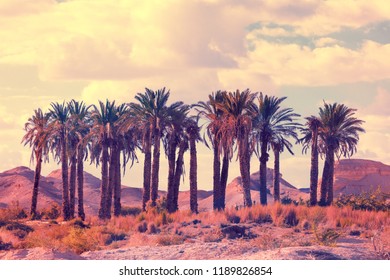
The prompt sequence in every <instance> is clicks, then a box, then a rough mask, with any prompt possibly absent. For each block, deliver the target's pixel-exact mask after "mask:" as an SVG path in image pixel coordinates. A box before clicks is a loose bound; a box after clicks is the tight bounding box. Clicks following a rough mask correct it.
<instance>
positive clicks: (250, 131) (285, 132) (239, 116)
mask: <svg viewBox="0 0 390 280" xmlns="http://www.w3.org/2000/svg"><path fill="white" fill-rule="evenodd" d="M169 96H170V92H169V90H166V89H165V88H162V89H159V90H157V91H153V90H150V89H148V88H146V89H145V92H144V93H138V94H137V95H136V96H135V101H134V102H131V103H128V104H120V105H116V104H115V101H113V102H110V101H108V100H107V101H106V102H105V103H103V102H101V101H99V106H95V105H92V106H87V105H86V104H85V103H84V102H78V101H75V100H72V101H70V102H68V103H65V102H64V103H62V104H60V103H51V107H50V109H49V111H48V112H47V113H44V112H42V110H41V109H37V110H35V112H34V115H33V116H32V117H31V118H30V119H29V120H28V122H27V123H26V125H25V131H26V134H25V135H24V137H23V139H22V142H23V143H24V144H25V145H29V146H30V147H31V148H32V156H31V159H32V160H35V162H36V168H35V177H34V186H33V195H32V204H31V218H33V219H34V218H35V217H37V197H38V188H39V178H40V173H41V164H42V161H47V160H48V159H49V155H52V156H53V158H54V159H55V160H56V161H58V162H61V170H62V185H63V188H62V198H63V199H62V201H63V202H62V215H63V218H64V220H70V219H72V218H74V217H75V212H76V211H75V206H76V192H77V198H78V201H77V202H78V203H77V205H78V208H77V215H78V217H79V218H81V219H85V212H84V206H83V164H84V161H85V160H87V159H88V158H89V159H90V160H91V162H92V163H95V164H96V165H97V166H99V167H100V168H101V200H100V208H99V218H101V219H109V218H111V215H112V212H113V214H114V215H115V216H118V215H120V213H121V176H122V174H121V169H123V170H125V168H126V164H127V163H128V162H129V161H131V162H133V161H134V160H135V159H137V154H136V153H137V151H140V152H142V154H143V155H144V168H143V196H142V210H143V211H145V210H147V208H148V207H154V206H156V203H157V198H158V189H159V173H160V172H159V167H160V150H161V144H162V146H163V149H164V151H165V154H166V157H167V159H168V167H169V168H168V192H167V197H166V201H167V206H166V207H167V211H169V212H175V211H176V210H178V195H179V188H180V182H181V177H182V176H183V173H184V172H183V171H184V154H185V153H186V152H187V151H188V150H189V151H190V174H189V177H190V207H191V211H192V212H194V213H197V212H198V203H197V151H196V143H197V142H198V141H202V142H204V143H205V144H206V146H207V147H209V148H210V149H212V151H213V194H214V195H213V208H214V209H216V210H221V209H224V208H225V193H226V185H227V180H228V173H229V163H230V161H231V160H232V159H233V156H234V154H235V152H237V153H236V154H237V158H238V160H239V165H240V173H241V178H242V188H243V194H244V205H245V206H248V207H250V206H251V205H252V198H251V193H250V159H251V156H252V155H253V154H254V155H256V156H257V157H258V159H259V162H260V178H259V180H260V201H261V204H262V205H266V204H267V192H268V190H267V162H268V158H269V152H270V151H271V150H272V151H273V153H274V182H273V186H274V192H273V193H274V200H275V201H279V200H280V190H279V189H280V186H279V177H280V171H279V169H280V160H279V157H280V153H282V152H283V151H284V150H285V149H286V150H287V151H289V152H290V153H292V146H293V145H292V143H291V142H290V141H291V140H294V141H297V142H299V143H302V144H303V147H304V151H307V150H308V149H309V148H310V149H311V151H312V162H311V165H312V166H311V177H310V178H311V180H310V184H311V200H310V202H311V205H315V204H316V203H317V184H318V156H319V154H323V155H325V165H324V173H323V180H322V183H321V200H320V202H321V204H322V205H328V204H330V203H331V202H332V199H333V187H332V186H333V169H334V161H335V156H339V155H343V156H349V155H351V154H352V153H353V152H354V151H355V150H356V145H357V142H358V139H359V137H358V133H359V132H363V131H364V130H363V129H362V128H361V124H362V121H361V120H358V119H356V118H355V117H354V112H355V110H353V109H349V108H348V107H346V106H345V105H342V104H337V103H335V104H326V103H324V107H323V108H320V112H319V116H317V117H316V116H311V117H309V118H307V124H306V127H303V126H302V125H301V124H300V123H298V122H297V120H298V117H300V115H298V114H296V113H294V112H293V109H291V108H282V107H281V103H282V102H283V101H284V100H285V99H286V98H285V97H282V98H279V97H275V96H268V95H263V94H262V93H252V92H250V90H249V89H247V90H245V91H239V90H237V91H234V92H226V91H217V92H214V93H212V94H210V95H209V98H208V100H207V101H200V102H198V103H196V104H193V105H186V104H184V103H183V102H174V103H172V104H168V100H169ZM191 112H193V113H192V114H191ZM201 122H202V123H203V124H202V125H201V124H200V123H201ZM202 127H203V128H204V129H203V131H204V133H203V137H201V135H200V132H201V130H202ZM300 131H301V132H303V135H304V136H303V137H302V138H299V136H298V132H300ZM221 161H222V162H221ZM76 186H77V188H76Z"/></svg>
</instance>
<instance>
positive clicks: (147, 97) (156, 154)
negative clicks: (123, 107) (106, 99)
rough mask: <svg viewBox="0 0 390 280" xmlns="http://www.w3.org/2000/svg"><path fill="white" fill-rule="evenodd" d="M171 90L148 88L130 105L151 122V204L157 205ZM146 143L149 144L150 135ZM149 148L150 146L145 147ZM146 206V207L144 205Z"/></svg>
mask: <svg viewBox="0 0 390 280" xmlns="http://www.w3.org/2000/svg"><path fill="white" fill-rule="evenodd" d="M169 95H170V93H169V90H168V91H166V90H165V87H164V88H162V89H159V90H157V91H153V90H151V89H148V88H146V89H145V93H138V94H137V95H136V97H135V99H136V100H137V101H138V103H139V104H137V103H131V104H130V105H129V106H130V108H131V109H132V110H135V112H137V113H143V114H144V115H145V117H144V118H145V120H146V123H149V124H150V138H151V139H152V141H151V142H152V144H153V146H154V149H153V160H152V164H151V186H150V188H151V191H150V197H151V200H152V203H151V206H156V200H157V196H158V184H159V169H160V141H161V136H162V133H163V130H164V123H165V118H166V117H167V101H168V98H169ZM145 138H147V139H145V140H146V143H145V144H148V141H149V139H150V138H149V137H145ZM145 148H147V149H148V147H145ZM147 149H146V151H145V152H146V153H145V166H144V170H145V169H146V170H145V171H146V175H144V176H147V175H148V170H147V169H148V166H147V165H148V164H149V159H147V158H146V156H148V150H147ZM146 183H147V181H146V182H145V180H144V191H146V189H147V187H148V186H147V185H146ZM143 208H144V207H143Z"/></svg>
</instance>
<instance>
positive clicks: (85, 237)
mask: <svg viewBox="0 0 390 280" xmlns="http://www.w3.org/2000/svg"><path fill="white" fill-rule="evenodd" d="M99 235H100V233H99V232H97V231H96V229H94V230H85V229H80V228H71V229H70V231H69V234H68V235H67V236H66V237H65V238H64V239H63V240H62V243H63V245H64V246H65V248H66V249H68V250H71V251H73V252H75V253H76V254H81V253H84V252H87V251H92V250H97V249H99Z"/></svg>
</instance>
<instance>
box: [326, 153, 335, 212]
mask: <svg viewBox="0 0 390 280" xmlns="http://www.w3.org/2000/svg"><path fill="white" fill-rule="evenodd" d="M333 176H334V151H333V150H332V151H331V153H329V177H328V188H327V191H328V193H327V197H326V205H328V206H329V205H331V204H332V203H333Z"/></svg>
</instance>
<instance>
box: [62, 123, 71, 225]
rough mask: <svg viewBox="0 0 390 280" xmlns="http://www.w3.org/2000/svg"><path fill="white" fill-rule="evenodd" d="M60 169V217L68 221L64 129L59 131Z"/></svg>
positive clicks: (66, 159)
mask: <svg viewBox="0 0 390 280" xmlns="http://www.w3.org/2000/svg"><path fill="white" fill-rule="evenodd" d="M61 169H62V215H63V217H64V220H65V221H68V220H69V219H70V213H69V184H68V180H69V178H68V154H67V141H66V133H65V128H63V129H62V131H61Z"/></svg>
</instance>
